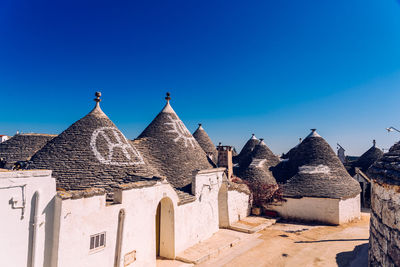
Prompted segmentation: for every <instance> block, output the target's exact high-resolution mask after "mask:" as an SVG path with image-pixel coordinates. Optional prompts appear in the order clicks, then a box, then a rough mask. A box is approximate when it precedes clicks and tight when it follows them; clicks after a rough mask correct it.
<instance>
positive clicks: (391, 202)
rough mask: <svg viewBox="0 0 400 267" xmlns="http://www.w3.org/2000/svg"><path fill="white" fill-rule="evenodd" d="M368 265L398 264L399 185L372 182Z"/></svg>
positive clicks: (399, 249)
mask: <svg viewBox="0 0 400 267" xmlns="http://www.w3.org/2000/svg"><path fill="white" fill-rule="evenodd" d="M369 265H370V266H400V186H396V185H388V184H381V183H378V182H376V181H374V182H373V183H372V198H371V224H370V248H369Z"/></svg>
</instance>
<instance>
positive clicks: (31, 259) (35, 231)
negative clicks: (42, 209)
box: [30, 191, 39, 267]
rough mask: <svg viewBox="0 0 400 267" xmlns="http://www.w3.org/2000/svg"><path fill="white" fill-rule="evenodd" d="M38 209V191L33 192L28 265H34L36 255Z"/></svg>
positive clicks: (32, 266)
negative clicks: (33, 203)
mask: <svg viewBox="0 0 400 267" xmlns="http://www.w3.org/2000/svg"><path fill="white" fill-rule="evenodd" d="M38 210H39V192H38V191H36V192H35V206H34V214H33V222H32V224H31V227H32V246H31V249H32V250H31V258H30V263H31V266H30V267H35V255H36V238H37V228H38V223H37V222H38Z"/></svg>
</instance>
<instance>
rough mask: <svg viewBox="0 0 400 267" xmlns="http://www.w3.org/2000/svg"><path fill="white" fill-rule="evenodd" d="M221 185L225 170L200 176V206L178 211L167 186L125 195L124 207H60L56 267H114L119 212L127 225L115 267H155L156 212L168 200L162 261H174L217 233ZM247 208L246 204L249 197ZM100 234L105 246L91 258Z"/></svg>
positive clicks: (100, 200) (85, 202)
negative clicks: (94, 240) (92, 239)
mask: <svg viewBox="0 0 400 267" xmlns="http://www.w3.org/2000/svg"><path fill="white" fill-rule="evenodd" d="M223 179H224V169H223V168H221V169H213V170H207V171H200V172H199V173H198V174H197V175H196V177H195V178H194V181H193V183H192V192H193V193H194V195H195V197H196V200H195V201H193V202H190V203H186V204H183V205H178V202H179V199H178V196H177V194H176V192H175V190H174V189H173V188H172V187H171V185H170V184H169V183H168V182H166V181H164V182H157V184H156V185H153V186H150V187H143V188H132V189H127V190H123V191H121V192H120V194H122V195H121V197H120V200H121V201H120V202H121V203H120V204H113V205H106V200H105V195H100V196H93V197H89V198H80V199H75V200H74V199H67V200H62V201H59V202H60V206H61V208H60V217H59V218H60V221H59V233H60V236H59V244H58V256H57V257H58V260H57V262H58V266H59V267H64V266H74V265H75V266H77V265H76V264H78V265H79V266H115V265H114V264H115V262H114V261H115V255H116V242H117V229H118V215H119V212H120V210H121V209H123V210H124V214H125V219H124V228H123V233H122V242H121V252H120V257H119V261H118V264H117V266H155V260H156V230H155V229H156V220H155V218H156V212H157V206H158V204H159V203H160V202H161V210H163V206H162V205H163V204H162V203H163V201H164V200H168V201H167V202H168V203H171V206H169V207H167V209H168V211H167V213H168V214H169V215H168V216H169V219H168V220H170V221H169V222H166V221H163V219H162V218H161V234H160V235H161V237H160V255H161V256H165V257H167V258H174V257H176V255H177V254H178V253H179V252H182V251H183V250H185V249H187V248H189V247H190V246H193V245H195V244H196V243H198V242H200V241H202V240H205V239H207V238H209V237H211V236H212V235H213V234H214V233H215V232H217V231H218V229H219V224H220V221H219V209H220V207H219V203H218V195H219V191H220V187H221V185H222V181H223ZM245 202H246V203H248V196H247V199H246V200H245ZM162 213H163V211H161V214H162ZM164 223H166V224H168V226H166V227H165V229H167V230H163V227H164V226H163V224H164ZM171 223H172V227H171ZM102 232H105V233H106V246H105V247H104V248H102V249H100V250H98V251H94V252H90V251H89V240H90V236H91V235H94V234H97V233H102ZM163 244H164V246H165V248H164V251H163V248H162V247H163ZM71 255H74V256H73V257H71Z"/></svg>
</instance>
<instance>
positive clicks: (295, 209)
mask: <svg viewBox="0 0 400 267" xmlns="http://www.w3.org/2000/svg"><path fill="white" fill-rule="evenodd" d="M286 200H287V201H286V202H282V203H280V204H270V205H269V206H268V208H269V209H271V210H274V211H277V212H278V213H279V215H280V216H282V217H283V218H288V219H295V220H302V221H317V222H322V223H327V224H335V225H336V224H341V223H345V222H348V221H349V220H352V219H355V218H359V217H360V196H359V195H358V196H356V197H354V198H351V199H347V200H339V199H332V198H315V197H303V198H286Z"/></svg>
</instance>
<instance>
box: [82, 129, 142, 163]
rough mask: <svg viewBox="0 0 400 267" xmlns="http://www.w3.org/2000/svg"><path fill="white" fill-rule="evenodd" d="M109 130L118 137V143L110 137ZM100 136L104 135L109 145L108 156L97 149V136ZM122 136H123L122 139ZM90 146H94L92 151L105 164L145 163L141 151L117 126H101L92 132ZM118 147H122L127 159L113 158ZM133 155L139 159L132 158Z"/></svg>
mask: <svg viewBox="0 0 400 267" xmlns="http://www.w3.org/2000/svg"><path fill="white" fill-rule="evenodd" d="M107 131H109V132H112V134H113V136H114V137H115V139H116V143H114V142H113V141H112V140H111V139H110V137H109V135H108V134H107V133H106V132H107ZM99 136H102V137H103V138H104V140H105V141H106V143H107V147H108V155H107V157H104V156H103V155H101V154H100V152H99V151H98V150H97V146H96V143H97V138H98V137H99ZM121 137H122V139H121ZM90 147H91V148H92V151H93V153H94V155H95V156H96V158H97V159H98V160H99V161H100V162H101V163H103V164H108V165H116V166H126V165H136V164H144V161H143V158H142V156H141V155H140V153H139V151H137V150H136V149H135V148H134V147H133V146H132V145H131V144H130V143H129V141H128V140H127V139H126V138H125V136H124V135H123V134H122V133H121V132H120V131H119V130H118V129H117V128H115V127H101V128H98V129H96V130H94V131H93V133H92V138H91V140H90ZM116 148H120V149H121V151H122V153H123V154H124V156H125V158H126V159H127V161H125V162H121V161H114V160H113V155H114V150H115V149H116ZM132 156H133V157H134V159H135V158H136V159H137V161H134V160H131V159H132Z"/></svg>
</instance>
